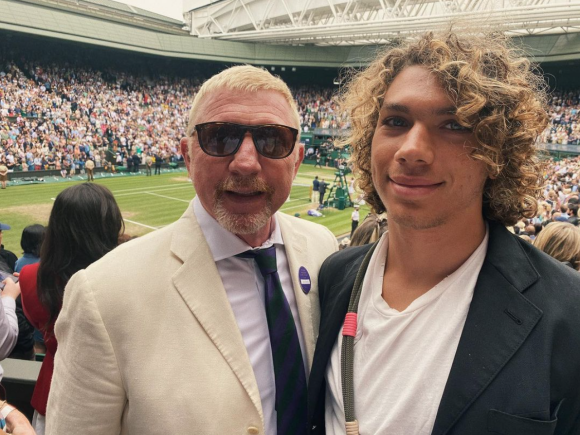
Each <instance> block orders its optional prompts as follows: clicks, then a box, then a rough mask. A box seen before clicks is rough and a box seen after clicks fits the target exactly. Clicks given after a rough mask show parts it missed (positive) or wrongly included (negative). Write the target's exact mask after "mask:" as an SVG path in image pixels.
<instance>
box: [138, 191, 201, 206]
mask: <svg viewBox="0 0 580 435" xmlns="http://www.w3.org/2000/svg"><path fill="white" fill-rule="evenodd" d="M143 193H145V194H147V195H153V196H158V197H160V198H167V199H172V200H174V201H181V202H187V203H188V204H189V203H190V202H191V200H189V201H188V200H187V199H181V198H173V197H172V196H165V195H159V194H158V193H153V192H143Z"/></svg>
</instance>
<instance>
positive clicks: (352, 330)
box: [342, 313, 357, 337]
mask: <svg viewBox="0 0 580 435" xmlns="http://www.w3.org/2000/svg"><path fill="white" fill-rule="evenodd" d="M356 319H357V314H356V313H346V317H345V318H344V325H343V326H342V335H349V336H351V337H354V336H355V335H356V326H357V320H356Z"/></svg>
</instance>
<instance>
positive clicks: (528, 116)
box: [339, 31, 548, 225]
mask: <svg viewBox="0 0 580 435" xmlns="http://www.w3.org/2000/svg"><path fill="white" fill-rule="evenodd" d="M413 65H419V66H422V67H425V68H427V69H428V70H429V71H431V72H432V73H433V74H434V75H435V77H437V79H438V80H439V82H440V83H441V85H442V87H443V88H444V89H445V91H446V92H447V94H448V95H449V97H450V98H451V99H452V100H453V102H454V104H455V106H456V107H457V112H456V116H457V120H458V122H459V123H460V124H461V125H463V126H465V127H470V128H471V129H472V130H473V133H474V136H475V141H476V146H475V148H474V150H473V151H472V153H471V157H472V158H474V159H477V160H481V161H483V162H484V163H485V164H486V166H487V173H488V179H487V181H486V185H485V189H484V193H483V203H484V215H485V216H486V217H487V218H488V219H492V220H497V221H499V222H502V223H503V224H504V225H513V224H514V223H515V222H516V221H517V220H518V219H520V218H521V217H528V218H530V217H533V216H534V215H535V214H536V210H537V207H538V205H537V197H538V195H539V191H540V187H541V183H542V167H541V164H540V161H539V159H538V155H537V151H536V148H535V141H536V138H537V137H538V135H539V134H540V133H541V132H542V131H543V130H544V128H545V126H546V125H547V122H548V117H547V112H546V100H547V97H546V91H545V89H546V84H545V82H544V81H543V79H542V78H541V77H539V76H538V75H536V74H535V73H534V71H533V69H532V67H531V65H530V62H529V61H528V60H527V59H526V58H524V57H522V56H521V54H520V53H518V52H517V51H516V50H514V49H513V48H510V47H509V45H508V42H507V37H505V36H503V35H499V34H497V33H492V34H489V35H483V36H482V35H458V34H456V33H454V32H452V31H447V32H444V33H442V34H437V35H435V34H433V33H427V34H425V35H423V36H420V37H419V38H417V39H414V40H411V41H408V42H404V43H402V44H401V45H400V46H397V47H395V48H390V49H388V50H387V51H386V52H384V53H382V54H380V55H379V56H378V57H377V58H376V59H375V60H374V61H373V62H372V63H371V64H370V66H369V67H368V68H367V69H366V70H364V71H362V72H360V73H358V74H356V75H354V76H353V77H352V78H351V79H350V80H349V81H348V83H347V85H346V87H345V90H344V92H343V93H342V95H341V97H340V98H339V100H340V103H341V109H342V110H343V111H345V112H346V113H347V114H348V115H349V116H350V118H351V122H352V130H351V132H350V136H349V137H347V138H345V139H344V141H343V144H350V145H351V146H352V149H353V155H352V162H353V164H354V168H355V170H356V171H357V172H358V173H359V176H360V179H359V187H360V188H361V189H362V190H363V191H364V192H365V195H366V199H367V201H368V203H369V204H370V205H371V206H372V207H373V209H374V211H375V212H377V213H381V212H383V211H385V205H384V204H383V203H382V201H381V199H380V198H379V195H378V193H377V191H376V190H375V188H374V185H373V181H372V176H371V141H372V138H373V135H374V131H375V128H376V125H377V122H378V118H379V110H380V108H381V106H382V104H383V99H384V95H385V93H386V92H387V89H388V88H389V86H390V85H391V83H392V82H393V80H394V79H395V77H396V76H397V74H399V73H400V72H401V71H402V70H403V69H405V68H406V67H408V66H413Z"/></svg>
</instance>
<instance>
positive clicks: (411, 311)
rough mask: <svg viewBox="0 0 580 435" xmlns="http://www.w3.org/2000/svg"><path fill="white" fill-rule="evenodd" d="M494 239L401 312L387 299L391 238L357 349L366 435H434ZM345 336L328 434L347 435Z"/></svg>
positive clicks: (375, 274) (378, 262)
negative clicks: (385, 284)
mask: <svg viewBox="0 0 580 435" xmlns="http://www.w3.org/2000/svg"><path fill="white" fill-rule="evenodd" d="M487 243H488V231H486V235H485V237H484V239H483V241H482V242H481V244H480V245H479V247H478V248H477V249H476V250H475V251H474V252H473V254H471V256H470V257H469V258H468V259H467V261H466V262H465V263H463V265H461V266H460V267H459V269H457V270H456V271H455V272H453V273H452V274H451V275H449V276H448V277H446V278H445V279H444V280H443V281H441V282H440V283H439V284H437V285H436V286H435V287H433V288H432V289H431V290H429V291H428V292H426V293H425V294H423V295H421V296H420V297H418V298H417V299H415V300H414V301H413V302H412V303H411V304H410V305H409V306H408V307H407V308H406V309H405V310H403V311H401V312H399V311H397V310H395V309H394V308H391V307H389V305H388V304H387V303H386V301H385V300H384V299H383V298H382V284H383V275H384V269H385V261H386V259H387V253H388V233H385V234H384V235H383V237H382V239H381V240H380V242H379V245H378V246H377V248H376V250H375V252H374V253H373V256H372V258H371V261H370V263H369V267H368V269H367V273H366V276H365V278H364V281H363V287H362V293H361V298H360V303H359V309H358V328H357V333H356V337H355V342H354V343H355V344H354V396H355V416H356V418H357V420H358V422H359V427H360V434H361V435H378V434H395V435H402V434H404V435H430V434H431V432H432V430H433V425H434V424H435V417H436V416H437V410H438V408H439V403H440V402H441V397H442V395H443V390H444V388H445V384H446V383H447V378H448V377H449V372H450V370H451V364H452V363H453V359H454V358H455V353H456V351H457V345H458V343H459V338H460V337H461V333H462V331H463V326H464V325H465V319H466V318H467V312H468V311H469V305H470V304H471V299H472V298H473V291H474V289H475V283H476V281H477V277H478V275H479V271H480V270H481V266H482V265H483V261H484V259H485V254H486V252H487ZM341 346H342V330H341V331H340V333H339V336H338V340H337V341H336V343H335V345H334V348H333V350H332V353H331V357H330V361H329V363H328V367H327V369H326V383H327V389H326V413H325V421H326V433H327V435H339V434H345V433H346V429H345V423H344V406H343V400H342V381H341V365H340V359H341V352H342V349H341Z"/></svg>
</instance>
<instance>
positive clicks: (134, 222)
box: [123, 218, 159, 230]
mask: <svg viewBox="0 0 580 435" xmlns="http://www.w3.org/2000/svg"><path fill="white" fill-rule="evenodd" d="M123 220H124V221H125V222H129V223H131V224H135V225H140V226H142V227H145V228H151V229H152V230H158V229H159V228H157V227H152V226H151V225H145V224H142V223H141V222H136V221H132V220H129V219H125V218H123Z"/></svg>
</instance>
